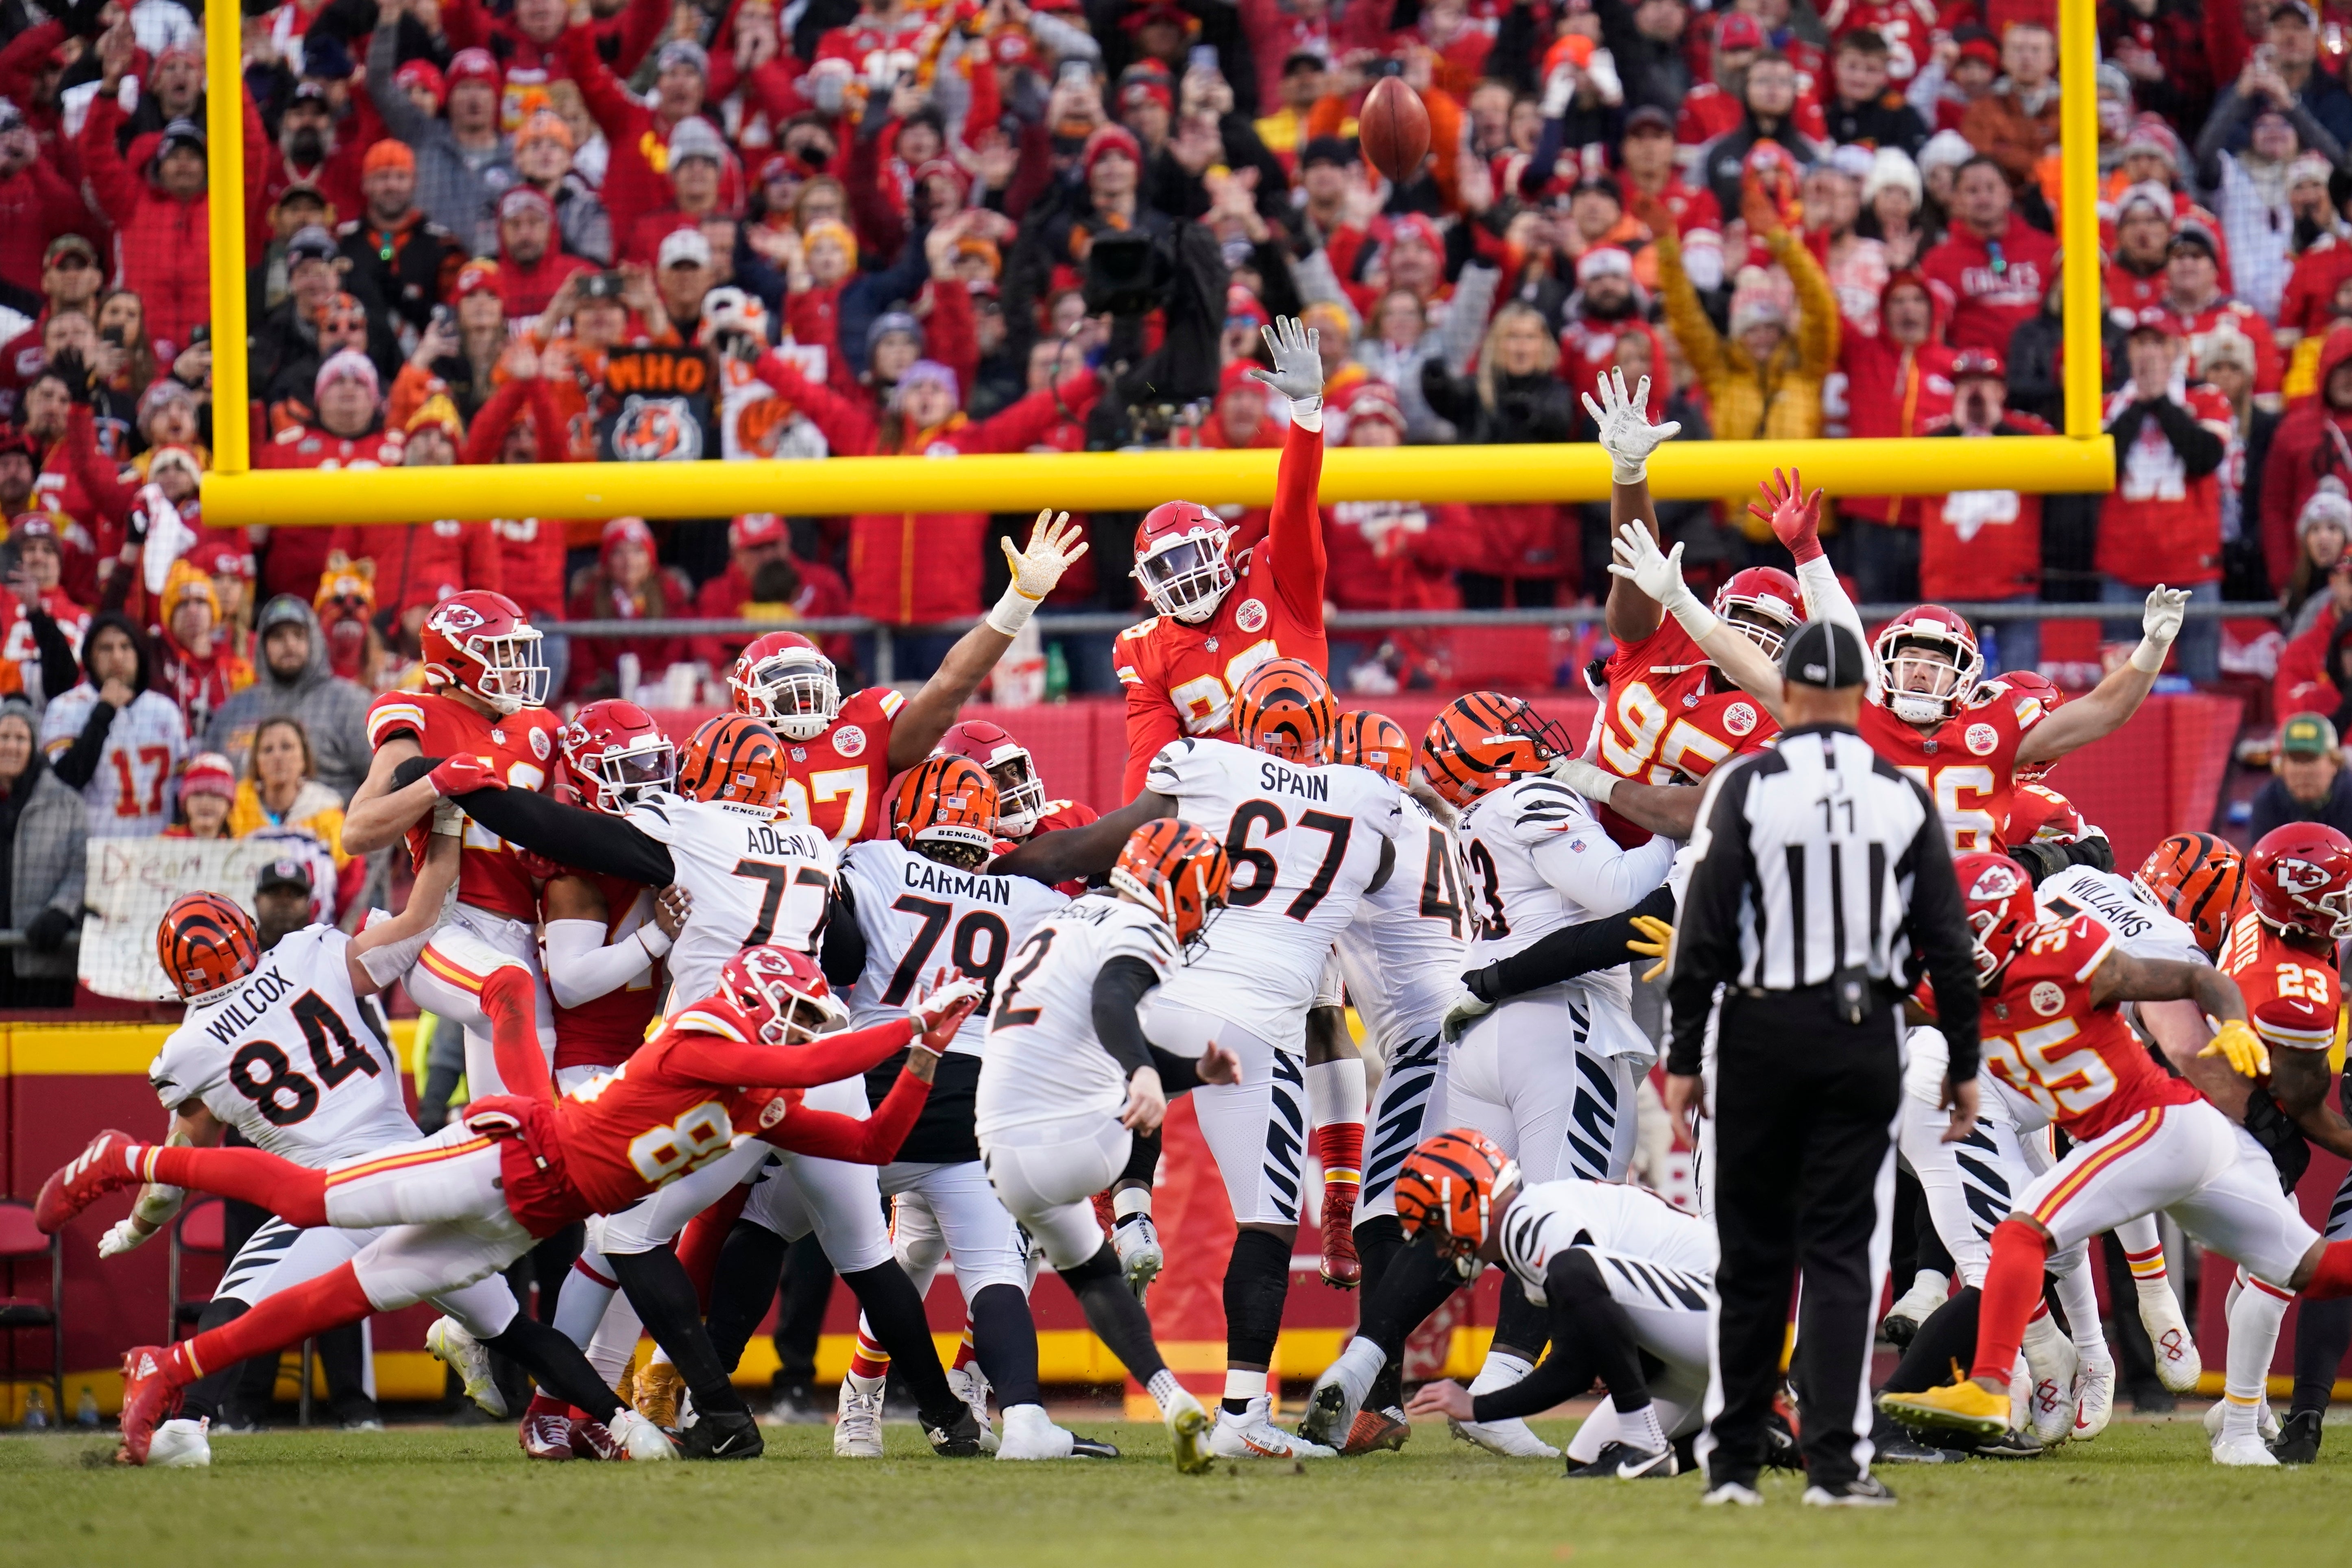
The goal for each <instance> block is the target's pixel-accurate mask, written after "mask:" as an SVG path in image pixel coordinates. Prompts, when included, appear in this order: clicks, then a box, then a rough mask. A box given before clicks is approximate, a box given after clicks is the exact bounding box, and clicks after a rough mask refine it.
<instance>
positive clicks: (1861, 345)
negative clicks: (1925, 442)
mask: <svg viewBox="0 0 2352 1568" xmlns="http://www.w3.org/2000/svg"><path fill="white" fill-rule="evenodd" d="M1901 276H1902V277H1906V278H1909V277H1913V276H1914V275H1912V274H1910V273H1905V274H1902V275H1901ZM1889 287H1892V285H1889ZM1884 297H1885V296H1884V292H1883V291H1882V294H1881V298H1884ZM1879 319H1880V320H1881V322H1882V323H1883V322H1884V321H1885V314H1884V312H1883V311H1882V313H1881V315H1880V318H1879ZM1952 357H1953V353H1952V350H1950V349H1948V348H1946V347H1945V346H1944V345H1943V344H1941V343H1936V342H1927V343H1922V344H1920V345H1918V346H1917V347H1916V348H1910V349H1906V348H1904V347H1902V346H1901V345H1900V344H1898V343H1896V342H1895V340H1894V339H1892V338H1890V337H1888V336H1887V335H1886V332H1885V328H1884V326H1882V327H1881V329H1880V330H1879V333H1878V336H1876V337H1874V338H1865V337H1864V336H1863V335H1862V334H1861V333H1859V332H1845V333H1841V334H1840V335H1839V338H1838V363H1839V366H1840V368H1841V369H1843V371H1845V403H1846V410H1847V412H1846V434H1848V435H1851V436H1854V437H1856V438H1860V437H1864V436H1883V435H1924V434H1927V427H1928V426H1929V425H1931V424H1933V423H1935V422H1936V421H1937V420H1939V419H1941V418H1943V417H1944V416H1945V415H1946V414H1948V413H1951V412H1952ZM1837 509H1838V515H1839V516H1841V517H1860V518H1862V519H1864V521H1866V522H1873V523H1892V524H1895V525H1896V526H1897V527H1900V528H1917V527H1918V526H1919V515H1920V497H1917V496H1841V497H1838V504H1837Z"/></svg>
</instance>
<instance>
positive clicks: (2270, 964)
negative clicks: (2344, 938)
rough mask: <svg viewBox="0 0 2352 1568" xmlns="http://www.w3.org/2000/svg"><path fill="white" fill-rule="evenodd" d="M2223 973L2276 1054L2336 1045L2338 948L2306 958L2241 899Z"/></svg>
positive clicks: (2224, 948) (2340, 998)
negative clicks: (2235, 983)
mask: <svg viewBox="0 0 2352 1568" xmlns="http://www.w3.org/2000/svg"><path fill="white" fill-rule="evenodd" d="M2220 967H2221V973H2223V974H2225V975H2227V976H2229V977H2230V978H2231V979H2232V980H2235V981H2237V982H2238V993H2239V995H2241V996H2242V997H2244V998H2246V1019H2247V1021H2249V1022H2250V1023H2252V1025H2253V1026H2254V1032H2255V1033H2256V1034H2258V1035H2261V1036H2262V1037H2263V1044H2264V1045H2267V1046H2269V1047H2270V1048H2271V1049H2272V1050H2273V1051H2326V1049H2327V1048H2328V1047H2330V1046H2332V1045H2334V1044H2335V1043H2336V1014H2337V1009H2338V1008H2339V1007H2340V1006H2341V1005H2342V1002H2343V994H2342V990H2343V988H2342V987H2341V986H2340V985H2339V984H2338V983H2337V977H2336V956H2335V945H2334V944H2333V943H2330V944H2328V947H2327V951H2326V952H2325V953H2311V952H2306V951H2305V950H2304V949H2303V948H2301V947H2297V946H2294V945H2293V944H2291V943H2289V942H2288V941H2287V939H2286V938H2285V937H2284V936H2280V935H2279V934H2278V933H2277V932H2275V931H2273V930H2272V929H2271V928H2270V927H2269V926H2267V925H2263V923H2262V919H2261V917H2260V916H2258V915H2255V914H2254V911H2253V906H2252V904H2248V903H2246V902H2245V901H2244V900H2243V899H2241V900H2240V901H2239V904H2238V907H2237V909H2236V910H2235V912H2233V914H2232V915H2231V921H2230V939H2229V941H2228V942H2227V943H2225V944H2223V946H2222V948H2221V966H2220Z"/></svg>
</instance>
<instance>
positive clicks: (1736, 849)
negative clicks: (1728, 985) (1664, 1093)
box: [1666, 763, 1755, 1076]
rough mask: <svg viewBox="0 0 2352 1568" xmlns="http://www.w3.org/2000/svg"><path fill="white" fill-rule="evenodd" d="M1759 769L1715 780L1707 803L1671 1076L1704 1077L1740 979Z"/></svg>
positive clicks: (1674, 973) (1670, 1043) (1674, 1020)
mask: <svg viewBox="0 0 2352 1568" xmlns="http://www.w3.org/2000/svg"><path fill="white" fill-rule="evenodd" d="M1754 773H1755V769H1754V768H1743V767H1741V766H1739V765H1738V764H1737V763H1734V764H1732V765H1731V766H1730V767H1728V768H1717V769H1716V770H1715V771H1714V772H1712V773H1710V774H1708V775H1707V794H1708V796H1709V799H1708V800H1706V801H1705V802H1704V803H1702V805H1701V806H1700V809H1699V816H1698V820H1699V832H1700V834H1701V835H1702V836H1703V837H1704V840H1705V841H1704V842H1699V843H1695V846H1694V847H1696V849H1697V851H1698V855H1697V861H1698V863H1697V865H1696V866H1695V867H1694V868H1693V869H1692V872H1691V878H1690V885H1689V886H1687V887H1685V889H1684V890H1683V906H1682V918H1681V919H1679V920H1678V921H1676V922H1675V946H1674V953H1673V956H1672V962H1673V966H1674V967H1673V968H1672V969H1671V970H1669V971H1668V974H1667V980H1666V1005H1667V1017H1668V1020H1669V1032H1668V1035H1667V1040H1666V1071H1669V1072H1672V1073H1676V1074H1680V1075H1685V1076H1688V1075H1692V1074H1696V1072H1697V1071H1698V1070H1699V1068H1700V1065H1701V1051H1702V1049H1703V1040H1704V1036H1705V1034H1706V1015H1707V1012H1708V1010H1709V1009H1711V1008H1713V1006H1714V1005H1715V988H1716V985H1717V982H1719V981H1722V980H1727V979H1729V978H1730V977H1732V976H1734V975H1736V974H1738V972H1739V900H1740V895H1741V894H1742V892H1743V891H1744V890H1745V889H1746V887H1747V885H1748V872H1749V862H1750V859H1751V855H1750V852H1749V850H1748V783H1749V780H1750V779H1751V778H1752V777H1753V776H1754Z"/></svg>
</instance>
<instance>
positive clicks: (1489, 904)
mask: <svg viewBox="0 0 2352 1568" xmlns="http://www.w3.org/2000/svg"><path fill="white" fill-rule="evenodd" d="M1456 837H1457V838H1458V839H1459V840H1460V841H1461V844H1462V855H1463V862H1464V868H1465V869H1464V873H1463V880H1464V883H1465V889H1464V891H1465V893H1466V894H1467V895H1468V897H1469V901H1470V912H1471V918H1470V930H1471V941H1470V956H1469V967H1472V968H1480V967H1485V966H1486V965H1488V964H1492V963H1494V962H1496V960H1498V959H1502V958H1507V957H1509V956H1512V955H1513V954H1515V953H1517V952H1518V951H1520V950H1521V949H1522V948H1525V947H1527V946H1530V945H1531V944H1533V943H1534V942H1535V941H1536V940H1537V938H1538V937H1541V936H1549V935H1550V934H1551V933H1552V932H1554V931H1557V930H1559V929H1560V928H1561V927H1562V926H1566V925H1582V924H1583V923H1584V922H1586V921H1588V920H1598V919H1601V918H1602V917H1604V916H1607V915H1616V914H1619V913H1621V912H1622V911H1624V910H1626V909H1628V908H1631V907H1632V906H1633V904H1637V903H1639V902H1640V901H1641V899H1642V897H1643V894H1647V893H1648V892H1650V890H1651V889H1653V888H1654V887H1656V886H1658V885H1659V883H1663V882H1664V880H1665V877H1666V873H1667V871H1668V870H1669V869H1670V868H1671V867H1672V866H1673V864H1674V856H1675V849H1676V847H1677V846H1676V845H1675V842H1674V841H1672V840H1670V839H1664V838H1653V839H1651V840H1650V841H1648V842H1646V843H1644V844H1643V845H1642V846H1641V847H1639V848H1638V849H1632V850H1626V849H1620V848H1619V847H1618V846H1617V842H1616V841H1615V840H1613V839H1612V838H1611V837H1610V836H1609V831H1608V830H1607V829H1606V828H1603V827H1602V826H1601V823H1600V821H1599V820H1598V819H1596V818H1595V817H1594V816H1593V814H1592V808H1591V804H1590V803H1588V802H1587V801H1586V800H1585V799H1584V797H1583V796H1581V795H1580V794H1578V793H1577V792H1576V791H1575V790H1573V789H1570V788H1569V787H1568V786H1567V785H1565V784H1560V783H1557V782H1555V781H1554V780H1552V779H1548V778H1544V777H1541V776H1538V777H1536V778H1532V779H1520V780H1518V781H1517V783H1514V784H1507V785H1505V786H1504V787H1503V788H1502V789H1496V790H1495V791H1494V792H1493V793H1491V794H1488V795H1484V796H1481V797H1480V798H1479V799H1478V800H1476V801H1475V802H1474V803H1473V804H1472V805H1471V807H1470V809H1469V810H1467V811H1465V812H1464V813H1463V814H1462V822H1461V826H1460V827H1459V828H1458V829H1457V830H1456ZM1561 984H1562V985H1563V986H1564V987H1566V988H1568V989H1569V990H1570V992H1571V993H1577V994H1580V998H1581V1000H1582V1001H1583V1002H1584V1003H1585V1005H1586V1006H1587V1008H1589V1009H1590V1010H1591V1015H1592V1032H1591V1037H1590V1039H1589V1040H1588V1042H1587V1046H1586V1049H1587V1050H1588V1051H1590V1053H1591V1054H1592V1055H1595V1056H1617V1055H1627V1054H1633V1055H1648V1054H1654V1049H1655V1048H1654V1046H1653V1045H1652V1044H1651V1042H1650V1040H1649V1038H1648V1037H1647V1036H1646V1035H1644V1034H1643V1033H1642V1031H1641V1030H1639V1029H1637V1028H1635V1027H1634V1024H1633V1017H1632V1014H1631V1011H1630V1009H1631V1008H1632V1006H1633V984H1632V981H1631V980H1630V979H1629V978H1628V977H1627V976H1626V973H1625V967H1624V966H1623V965H1622V964H1618V965H1612V966H1611V967H1608V968H1606V969H1596V970H1594V971H1592V972H1591V974H1588V975H1581V976H1579V977H1577V978H1575V979H1572V980H1566V981H1563V982H1561Z"/></svg>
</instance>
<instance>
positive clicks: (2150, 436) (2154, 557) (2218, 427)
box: [2096, 382, 2237, 588]
mask: <svg viewBox="0 0 2352 1568" xmlns="http://www.w3.org/2000/svg"><path fill="white" fill-rule="evenodd" d="M2176 384H2179V383H2176ZM2131 392H2132V389H2131V388H2129V387H2125V388H2124V389H2122V390H2121V391H2118V392H2112V393H2110V394H2108V397H2107V403H2106V408H2105V413H2103V414H2102V415H2101V417H2100V422H2099V423H2101V424H2103V425H2108V424H2113V423H2115V422H2116V420H2117V419H2119V418H2121V417H2122V416H2123V413H2124V410H2125V409H2126V408H2127V407H2129V406H2130V404H2131ZM2168 395H2170V396H2171V397H2172V398H2173V400H2174V401H2175V402H2180V403H2184V404H2186V405H2187V407H2188V409H2189V414H2190V416H2191V417H2193V418H2194V419H2195V420H2196V421H2197V423H2200V424H2201V425H2204V426H2205V427H2206V428H2207V429H2209V430H2210V431H2212V432H2213V433H2214V434H2216V435H2218V436H2220V437H2221V439H2222V440H2223V441H2224V442H2227V441H2229V440H2230V439H2231V434H2232V433H2233V432H2234V430H2235V429H2236V426H2237V415H2236V413H2234V412H2233V411H2232V410H2231V407H2230V400H2229V399H2228V398H2226V397H2224V396H2222V395H2221V389H2220V388H2218V387H2213V386H2209V385H2207V384H2206V383H2205V382H2188V383H2187V384H2186V385H2182V386H2180V388H2179V391H2178V392H2172V393H2170V394H2168ZM2096 565H2097V566H2098V569H2099V570H2101V571H2103V572H2105V574H2106V575H2107V576H2109V577H2112V578H2114V579H2115V580H2116V581H2118V582H2126V583H2130V584H2131V585H2132V586H2134V587H2136V588H2151V587H2154V586H2155V585H2156V584H2157V583H2159V582H2164V583H2169V584H2171V585H2172V586H2174V587H2176V588H2181V587H2186V586H2188V585H2189V584H2190V583H2197V582H2212V581H2216V580H2219V579H2220V577H2221V476H2220V475H2219V474H2218V473H2214V474H2205V475H2200V476H2198V477H2196V478H2194V479H2192V478H2190V477H2189V465H2187V464H2186V463H2184V462H2182V461H2181V457H2180V454H2179V453H2178V452H2176V451H2174V450H2173V447H2172V443H2171V442H2170V441H2169V440H2168V439H2167V438H2166V436H2165V434H2164V427H2163V426H2161V425H2159V424H2158V423H2157V422H2156V421H2155V420H2153V419H2148V420H2144V421H2142V422H2141V424H2140V428H2139V435H2138V437H2137V439H2136V440H2134V441H2133V442H2132V444H2130V445H2129V446H2127V447H2126V448H2124V449H2123V450H2122V451H2121V452H2118V453H2117V454H2116V489H2115V494H2113V495H2111V496H2109V497H2107V499H2106V502H2105V505H2104V506H2103V507H2101V509H2100V513H2099V546H2098V550H2097V558H2096Z"/></svg>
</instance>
